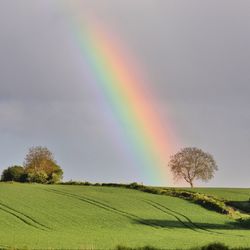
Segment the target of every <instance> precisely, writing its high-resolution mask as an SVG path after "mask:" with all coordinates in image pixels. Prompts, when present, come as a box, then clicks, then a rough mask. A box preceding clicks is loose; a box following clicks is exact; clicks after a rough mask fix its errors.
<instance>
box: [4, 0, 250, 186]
mask: <svg viewBox="0 0 250 250" xmlns="http://www.w3.org/2000/svg"><path fill="white" fill-rule="evenodd" d="M76 1H77V0H76ZM62 2H63V1H62V0H57V1H56V0H36V1H34V0H22V1H19V0H1V1H0V138H1V140H0V152H1V153H0V170H2V169H3V168H5V167H7V166H9V165H13V164H22V163H23V159H24V156H25V154H26V153H27V150H28V148H29V147H31V146H35V145H44V146H47V147H48V148H49V149H51V150H52V151H53V153H54V154H55V158H56V159H57V161H58V163H59V164H60V165H61V166H62V168H63V169H64V172H65V174H64V176H65V180H68V179H77V180H88V181H92V182H107V181H113V182H132V181H139V182H140V181H145V180H144V179H143V174H142V173H140V172H139V171H136V170H135V169H134V166H133V165H129V164H128V163H127V162H126V161H125V160H124V156H123V155H122V154H121V152H117V150H116V145H115V144H114V143H112V142H110V134H109V133H110V131H107V130H106V129H105V128H104V127H103V126H102V125H103V123H105V121H103V119H105V117H104V116H103V114H102V111H103V110H102V109H99V106H98V101H97V100H96V98H95V97H94V96H93V93H92V92H91V88H90V87H89V85H88V84H87V83H85V82H84V81H83V69H82V64H81V63H80V61H81V55H79V53H80V52H79V49H78V48H77V45H76V44H75V42H74V39H72V34H71V31H70V25H69V19H70V16H71V15H74V14H76V15H80V14H82V15H84V14H85V13H86V12H87V11H90V12H91V13H92V14H94V15H95V16H96V17H97V18H98V19H99V20H100V21H101V22H103V23H105V26H107V27H109V29H110V30H112V32H113V33H115V34H116V35H117V36H118V37H119V39H122V41H123V44H125V45H126V47H127V49H128V50H129V51H130V52H131V53H132V54H133V55H134V57H136V58H137V61H138V63H139V64H140V65H141V67H142V68H143V69H144V70H145V72H146V76H147V77H148V78H149V79H150V80H149V82H150V83H151V85H152V86H150V87H151V89H152V90H153V93H154V95H155V97H156V98H157V100H158V104H159V105H160V107H159V108H160V109H161V110H162V112H163V113H164V112H165V113H166V117H168V119H169V120H170V121H171V123H172V125H173V126H174V127H175V133H176V136H177V137H178V140H179V141H180V145H181V146H183V147H184V146H197V147H200V148H202V149H204V150H205V151H208V152H210V153H211V154H212V155H214V158H215V160H216V161H217V164H218V167H219V171H218V173H217V174H216V176H215V178H214V179H213V180H212V181H211V182H209V183H208V184H202V185H207V186H236V187H250V184H249V174H250V171H249V170H250V110H249V109H250V14H249V13H250V1H248V0H234V1H232V0H204V1H201V0H188V1H187V0H82V1H81V6H82V8H83V9H82V10H77V9H76V10H75V13H74V9H73V11H72V9H70V10H68V9H67V6H70V5H71V4H70V2H71V0H68V2H67V1H64V2H65V4H62ZM107 145H109V146H108V147H107ZM149 184H150V183H149Z"/></svg>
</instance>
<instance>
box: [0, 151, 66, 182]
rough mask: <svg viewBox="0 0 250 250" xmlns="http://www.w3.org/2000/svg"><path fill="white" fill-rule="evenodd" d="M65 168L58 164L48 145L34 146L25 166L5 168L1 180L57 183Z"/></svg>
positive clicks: (27, 156)
mask: <svg viewBox="0 0 250 250" xmlns="http://www.w3.org/2000/svg"><path fill="white" fill-rule="evenodd" d="M62 177H63V170H62V169H61V167H60V166H58V165H57V163H56V161H55V159H54V156H53V154H52V152H51V151H50V150H49V149H48V148H46V147H32V148H30V149H29V152H28V154H27V155H26V157H25V161H24V166H23V167H22V166H12V167H8V168H7V169H5V170H4V171H3V173H2V176H1V181H17V182H37V183H56V182H59V181H61V179H62Z"/></svg>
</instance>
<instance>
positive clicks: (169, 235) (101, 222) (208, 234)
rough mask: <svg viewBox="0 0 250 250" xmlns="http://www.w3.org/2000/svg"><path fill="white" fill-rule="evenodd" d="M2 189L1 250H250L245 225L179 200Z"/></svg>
mask: <svg viewBox="0 0 250 250" xmlns="http://www.w3.org/2000/svg"><path fill="white" fill-rule="evenodd" d="M0 190H1V191H0V216H1V220H0V248H1V247H2V248H12V249H13V248H17V249H18V248H19V249H24V248H28V249H116V247H117V246H118V245H120V246H125V247H127V248H138V247H141V248H143V247H144V246H152V248H153V247H154V248H156V249H157V248H158V249H190V248H195V247H201V246H204V245H207V244H209V243H211V242H221V243H223V244H226V245H228V246H230V247H242V248H250V230H249V229H247V228H246V227H244V226H243V225H242V224H241V223H240V222H237V221H235V220H233V219H232V218H230V217H229V216H227V215H223V214H220V213H216V212H214V211H209V210H207V209H205V208H203V207H201V206H199V205H197V204H194V203H192V202H189V201H187V200H183V199H180V198H175V197H170V196H166V195H155V194H150V193H144V192H140V191H137V190H132V189H126V188H118V187H103V186H75V185H39V184H17V183H14V184H11V183H0ZM230 190H231V191H233V189H230ZM234 190H235V194H234V197H233V198H234V200H235V197H237V191H238V190H237V189H234ZM208 191H209V190H208ZM248 191H250V190H248ZM199 192H200V191H199ZM213 192H215V193H216V190H213ZM225 193H226V190H225ZM219 195H220V190H219ZM241 195H242V194H241V192H239V196H241ZM221 197H222V196H220V198H221ZM242 197H243V195H242ZM222 198H224V197H222ZM244 199H245V198H242V200H240V201H243V200H244ZM124 249H125V248H124Z"/></svg>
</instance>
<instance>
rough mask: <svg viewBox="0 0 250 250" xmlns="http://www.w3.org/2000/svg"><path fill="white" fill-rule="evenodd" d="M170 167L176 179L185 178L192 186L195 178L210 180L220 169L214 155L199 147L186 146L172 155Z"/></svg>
mask: <svg viewBox="0 0 250 250" xmlns="http://www.w3.org/2000/svg"><path fill="white" fill-rule="evenodd" d="M168 165H169V167H170V169H171V171H172V173H173V175H174V177H175V179H177V180H178V179H184V180H185V181H186V182H187V183H189V184H190V186H191V187H193V186H194V181H195V180H202V181H208V180H210V179H212V178H213V176H214V173H215V171H217V170H218V167H217V165H216V162H215V160H214V158H213V156H212V155H210V154H209V153H205V152H203V151H202V150H201V149H198V148H192V147H188V148H184V149H182V150H181V151H180V152H178V153H176V154H175V155H173V156H171V157H170V162H169V164H168Z"/></svg>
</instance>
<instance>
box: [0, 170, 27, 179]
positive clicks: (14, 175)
mask: <svg viewBox="0 0 250 250" xmlns="http://www.w3.org/2000/svg"><path fill="white" fill-rule="evenodd" d="M1 181H19V182H24V181H25V172H24V168H23V167H22V166H11V167H8V168H7V169H5V170H4V171H3V173H2V176H1Z"/></svg>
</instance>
